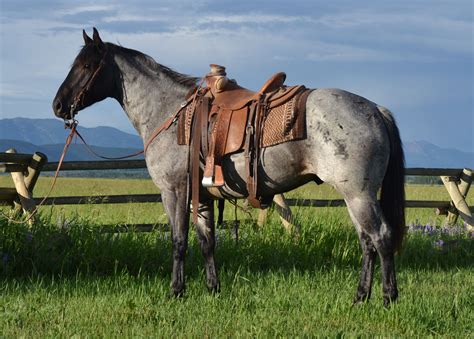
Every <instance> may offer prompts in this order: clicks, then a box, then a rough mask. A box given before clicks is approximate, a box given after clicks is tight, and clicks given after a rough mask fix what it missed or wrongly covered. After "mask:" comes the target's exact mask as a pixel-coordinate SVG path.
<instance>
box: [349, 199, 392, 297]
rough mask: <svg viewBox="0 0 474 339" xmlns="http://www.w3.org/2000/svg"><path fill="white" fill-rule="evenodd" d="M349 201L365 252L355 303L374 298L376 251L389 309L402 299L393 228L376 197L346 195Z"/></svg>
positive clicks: (350, 212) (350, 211) (384, 295)
mask: <svg viewBox="0 0 474 339" xmlns="http://www.w3.org/2000/svg"><path fill="white" fill-rule="evenodd" d="M345 200H346V203H347V207H348V209H349V214H350V215H351V218H352V220H353V222H354V224H355V226H356V228H357V230H358V233H359V238H360V241H361V247H362V250H363V261H362V262H363V263H362V274H361V279H360V282H359V287H358V289H357V294H356V298H355V299H356V300H355V301H356V302H358V301H362V300H366V299H368V298H369V297H370V291H371V285H372V276H373V274H372V272H373V269H374V263H375V252H374V248H375V250H377V252H378V254H379V257H380V262H381V268H382V289H383V299H384V305H385V306H388V305H389V304H390V302H392V301H395V300H396V299H397V297H398V289H397V282H396V278H395V264H394V246H393V239H392V237H393V236H392V232H391V228H390V226H389V225H388V224H387V222H386V221H385V217H384V216H383V213H382V209H381V207H380V204H379V202H378V201H377V199H376V195H375V193H374V194H371V193H368V192H365V193H359V194H357V195H355V196H354V195H345Z"/></svg>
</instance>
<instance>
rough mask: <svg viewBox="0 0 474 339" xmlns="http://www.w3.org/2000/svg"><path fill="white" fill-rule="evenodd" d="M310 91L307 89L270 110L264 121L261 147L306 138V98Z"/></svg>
mask: <svg viewBox="0 0 474 339" xmlns="http://www.w3.org/2000/svg"><path fill="white" fill-rule="evenodd" d="M310 92H311V90H305V91H303V92H302V93H300V94H298V95H296V96H294V97H293V98H291V100H289V101H287V102H285V103H284V104H282V105H280V106H277V107H273V108H271V109H270V110H269V111H268V114H267V115H266V116H265V119H264V121H263V132H262V138H261V139H260V147H269V146H274V145H278V144H281V143H284V142H287V141H292V140H301V139H305V138H306V99H307V98H308V95H309V93H310Z"/></svg>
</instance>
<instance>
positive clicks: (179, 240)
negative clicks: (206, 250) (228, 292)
mask: <svg viewBox="0 0 474 339" xmlns="http://www.w3.org/2000/svg"><path fill="white" fill-rule="evenodd" d="M161 197H162V200H163V206H164V208H165V210H166V213H167V215H168V218H169V223H170V226H171V238H172V242H173V273H172V277H171V295H174V296H176V297H179V296H182V295H183V293H184V290H185V283H184V258H185V255H186V250H187V248H188V229H189V210H188V201H187V196H186V186H183V187H180V188H175V189H166V190H162V191H161Z"/></svg>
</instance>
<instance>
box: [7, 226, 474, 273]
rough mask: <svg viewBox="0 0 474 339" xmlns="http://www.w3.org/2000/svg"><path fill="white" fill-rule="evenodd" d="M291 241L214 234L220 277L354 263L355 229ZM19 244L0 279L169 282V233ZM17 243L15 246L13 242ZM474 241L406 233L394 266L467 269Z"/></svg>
mask: <svg viewBox="0 0 474 339" xmlns="http://www.w3.org/2000/svg"><path fill="white" fill-rule="evenodd" d="M312 232H313V233H310V232H304V231H303V233H302V235H301V236H300V237H299V238H298V237H294V236H292V235H288V234H287V233H285V232H284V231H283V230H281V228H278V227H276V226H275V227H273V229H271V230H261V229H254V228H252V227H251V226H250V225H246V226H245V227H242V228H241V230H240V235H239V240H238V241H237V240H236V239H235V235H233V234H232V232H231V231H229V230H218V231H217V245H216V261H217V263H218V265H219V268H221V269H224V270H225V271H227V272H234V271H235V272H237V271H239V270H241V269H244V270H245V271H247V272H251V273H269V272H279V273H280V274H281V273H283V274H289V273H290V272H294V271H300V272H312V271H321V270H326V269H327V270H329V269H334V268H336V269H341V270H344V269H348V268H349V269H352V270H354V271H355V272H358V270H359V269H360V266H361V250H360V248H359V245H358V241H357V237H356V235H355V232H354V231H353V230H352V232H349V231H348V230H344V231H340V232H339V231H337V232H336V231H334V232H327V233H326V235H325V236H324V237H318V236H317V234H316V235H315V234H314V230H313V231H312ZM193 233H194V232H192V230H190V241H189V247H188V252H187V256H186V275H187V276H188V277H190V278H193V277H197V276H199V275H201V274H202V270H203V267H204V265H203V259H202V255H201V253H200V252H201V251H200V246H199V243H198V241H197V239H196V237H195V236H194V234H193ZM21 238H22V241H23V242H24V244H20V246H17V248H16V249H15V250H13V249H12V250H10V251H9V250H8V248H7V249H4V250H3V252H2V262H1V263H0V267H1V269H0V271H1V273H2V274H5V275H6V276H17V277H18V276H20V277H21V276H30V275H31V274H60V275H61V276H65V275H66V276H67V275H76V274H78V273H81V274H86V275H88V274H92V275H99V276H111V275H114V274H117V272H127V273H129V274H131V275H136V274H148V275H151V276H156V275H158V276H162V277H169V276H170V275H171V267H172V256H171V252H172V251H171V241H170V239H169V233H163V232H154V233H151V234H144V233H138V232H128V233H123V234H104V233H100V232H97V231H91V230H88V231H87V232H82V233H81V232H79V231H74V230H69V231H64V230H62V229H50V230H48V232H42V233H38V234H33V236H28V235H27V236H26V237H24V235H22V236H21ZM17 245H18V244H17ZM473 253H474V241H473V239H472V238H469V237H466V236H459V237H458V238H456V239H451V240H448V241H445V242H444V244H443V246H440V245H439V243H438V242H436V241H435V240H434V239H432V238H430V237H424V236H411V235H409V236H408V237H407V239H406V241H405V244H404V247H403V250H402V252H401V254H399V255H398V256H397V259H396V262H397V269H398V271H403V270H405V269H410V270H411V269H421V270H436V271H439V270H445V271H450V270H453V269H454V268H456V269H458V268H473V267H474V256H473Z"/></svg>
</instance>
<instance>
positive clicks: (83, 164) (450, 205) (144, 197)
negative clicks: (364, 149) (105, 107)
mask: <svg viewBox="0 0 474 339" xmlns="http://www.w3.org/2000/svg"><path fill="white" fill-rule="evenodd" d="M56 167H57V163H56V162H51V163H46V164H44V165H43V168H42V172H53V171H55V170H56ZM144 168H146V164H145V161H144V160H121V161H78V162H64V163H63V165H62V169H61V170H62V171H79V170H80V171H91V170H117V169H144ZM405 175H406V176H437V177H441V179H442V181H443V183H444V185H445V187H446V189H447V190H448V192H449V194H450V196H451V198H452V200H451V201H426V200H407V201H406V207H408V208H433V209H436V212H437V213H438V214H443V215H447V216H448V221H449V222H450V223H453V222H455V221H456V219H457V217H458V215H461V217H462V218H463V219H464V220H465V221H466V222H467V223H468V224H469V225H473V218H472V214H471V211H470V210H471V209H472V207H468V206H467V203H466V201H465V197H466V195H467V192H468V190H469V187H470V185H471V182H472V179H473V171H472V170H470V169H451V168H407V169H406V172H405ZM34 200H35V201H36V202H39V201H41V200H42V198H35V199H34ZM130 202H136V203H149V202H161V195H160V194H133V195H100V196H66V197H49V198H47V199H46V200H45V201H44V204H45V205H52V204H54V205H73V204H120V203H130ZM287 204H288V205H289V206H304V207H337V206H345V202H344V200H341V199H336V200H321V199H288V200H287Z"/></svg>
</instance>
